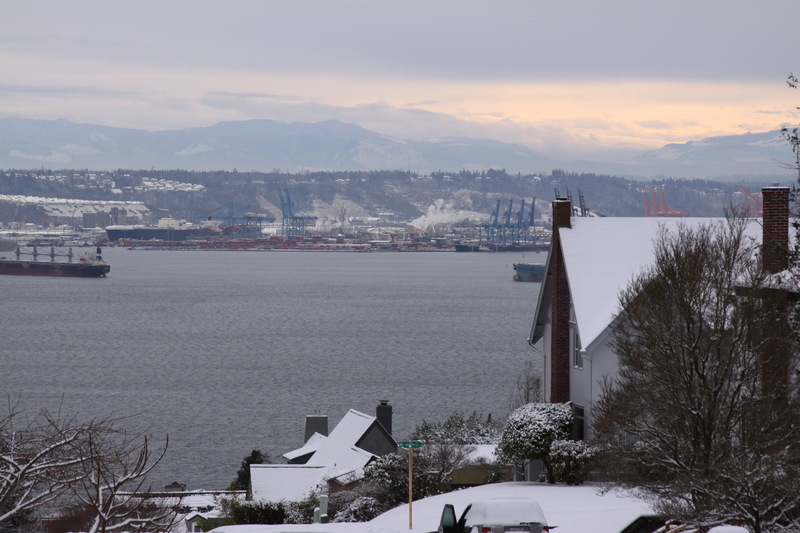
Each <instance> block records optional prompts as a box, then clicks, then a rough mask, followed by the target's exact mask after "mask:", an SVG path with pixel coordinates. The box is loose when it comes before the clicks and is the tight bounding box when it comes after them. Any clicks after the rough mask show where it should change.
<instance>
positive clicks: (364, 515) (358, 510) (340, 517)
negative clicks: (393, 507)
mask: <svg viewBox="0 0 800 533" xmlns="http://www.w3.org/2000/svg"><path fill="white" fill-rule="evenodd" d="M381 512H383V508H382V507H381V504H380V502H379V501H378V500H376V499H375V498H373V497H371V496H356V497H355V498H354V499H352V500H350V503H348V504H347V505H345V506H344V507H343V508H342V509H340V510H339V511H338V512H337V513H336V516H335V517H334V519H333V522H367V521H368V520H372V519H373V518H375V517H376V516H378V515H379V514H381Z"/></svg>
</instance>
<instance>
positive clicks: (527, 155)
mask: <svg viewBox="0 0 800 533" xmlns="http://www.w3.org/2000/svg"><path fill="white" fill-rule="evenodd" d="M40 166H44V167H46V168H67V167H69V168H91V169H104V170H110V169H115V168H162V169H185V170H234V169H238V170H244V171H251V170H254V171H262V172H268V171H271V170H280V171H284V172H299V171H304V170H385V169H393V170H394V169H401V170H411V171H420V172H429V171H433V170H450V169H455V170H460V169H464V168H467V169H487V168H507V169H515V171H516V170H519V171H521V170H526V171H539V170H544V169H548V168H551V167H552V166H554V163H553V162H552V161H550V160H549V159H547V158H546V157H544V156H541V155H540V154H537V153H535V152H533V151H532V150H530V149H528V148H525V147H524V146H522V145H518V144H511V143H501V142H497V141H491V140H477V139H467V138H444V139H439V140H435V141H428V142H420V141H402V140H397V139H392V138H389V137H386V136H384V135H381V134H379V133H375V132H372V131H369V130H366V129H364V128H362V127H360V126H357V125H355V124H345V123H343V122H339V121H337V120H328V121H325V122H318V123H313V124H311V123H302V122H295V123H292V124H287V123H283V122H277V121H273V120H248V121H241V122H223V123H220V124H216V125H214V126H210V127H207V128H192V129H186V130H166V131H155V132H151V131H144V130H135V129H126V128H112V127H107V126H97V125H91V124H76V123H73V122H69V121H66V120H56V121H48V120H27V119H0V168H36V167H40Z"/></svg>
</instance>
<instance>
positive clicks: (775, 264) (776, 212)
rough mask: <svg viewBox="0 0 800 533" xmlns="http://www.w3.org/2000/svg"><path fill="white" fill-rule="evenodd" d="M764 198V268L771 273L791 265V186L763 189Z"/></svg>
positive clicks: (775, 186)
mask: <svg viewBox="0 0 800 533" xmlns="http://www.w3.org/2000/svg"><path fill="white" fill-rule="evenodd" d="M761 194H762V197H763V199H764V202H763V205H764V230H763V231H764V234H763V240H762V254H763V268H764V271H765V272H767V273H770V274H774V273H776V272H780V271H782V270H786V268H787V267H788V266H789V188H788V187H779V186H778V185H777V184H775V185H774V186H772V187H764V188H763V189H761Z"/></svg>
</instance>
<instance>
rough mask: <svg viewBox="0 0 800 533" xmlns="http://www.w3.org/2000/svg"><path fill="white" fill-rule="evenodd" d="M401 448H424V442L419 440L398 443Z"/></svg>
mask: <svg viewBox="0 0 800 533" xmlns="http://www.w3.org/2000/svg"><path fill="white" fill-rule="evenodd" d="M397 445H398V446H400V447H401V448H422V441H419V440H406V441H402V442H398V443H397Z"/></svg>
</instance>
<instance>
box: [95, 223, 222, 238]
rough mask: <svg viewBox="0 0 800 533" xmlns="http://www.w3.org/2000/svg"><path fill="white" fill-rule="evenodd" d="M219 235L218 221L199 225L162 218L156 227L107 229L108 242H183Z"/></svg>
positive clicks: (115, 227) (141, 226)
mask: <svg viewBox="0 0 800 533" xmlns="http://www.w3.org/2000/svg"><path fill="white" fill-rule="evenodd" d="M218 233H219V224H218V221H216V220H208V221H204V222H203V224H202V225H197V224H192V223H190V222H186V221H185V220H176V219H174V218H162V219H161V220H159V221H158V224H156V225H155V226H147V225H114V226H107V227H106V235H107V236H108V242H116V241H119V240H132V241H149V240H158V241H167V242H182V241H185V240H188V239H192V238H196V237H200V236H202V235H209V234H218Z"/></svg>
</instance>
